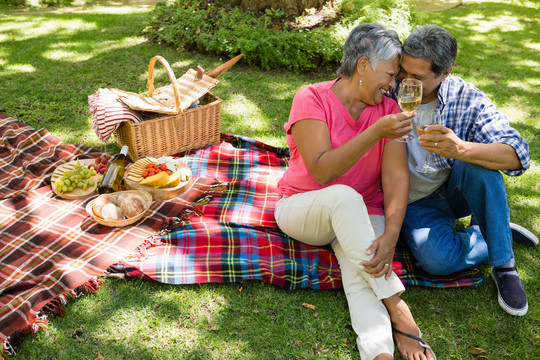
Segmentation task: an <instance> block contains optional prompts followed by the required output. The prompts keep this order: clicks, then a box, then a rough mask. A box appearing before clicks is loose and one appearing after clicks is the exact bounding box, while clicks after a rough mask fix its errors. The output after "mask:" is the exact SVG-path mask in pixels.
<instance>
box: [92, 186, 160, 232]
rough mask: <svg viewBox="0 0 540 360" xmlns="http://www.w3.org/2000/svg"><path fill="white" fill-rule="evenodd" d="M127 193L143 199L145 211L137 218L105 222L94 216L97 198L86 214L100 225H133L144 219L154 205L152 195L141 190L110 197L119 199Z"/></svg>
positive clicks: (114, 193)
mask: <svg viewBox="0 0 540 360" xmlns="http://www.w3.org/2000/svg"><path fill="white" fill-rule="evenodd" d="M126 193H134V194H137V195H140V196H141V197H142V198H143V203H144V210H143V212H142V213H140V214H139V215H137V216H134V217H131V218H129V219H125V220H105V219H103V218H101V217H99V216H97V215H96V214H94V210H93V208H92V207H93V205H94V201H96V199H97V198H98V197H97V196H96V198H95V199H93V200H91V201H90V202H89V203H88V204H86V213H87V214H88V216H90V217H91V218H92V219H94V220H96V221H97V222H98V223H100V224H101V225H105V226H110V227H124V226H128V225H131V224H133V223H134V222H136V221H137V220H139V219H140V218H142V217H143V216H144V215H145V214H146V212H147V211H148V208H150V205H152V195H150V194H149V193H148V192H146V191H140V190H126V191H117V192H113V193H110V195H112V196H115V197H118V196H120V194H126Z"/></svg>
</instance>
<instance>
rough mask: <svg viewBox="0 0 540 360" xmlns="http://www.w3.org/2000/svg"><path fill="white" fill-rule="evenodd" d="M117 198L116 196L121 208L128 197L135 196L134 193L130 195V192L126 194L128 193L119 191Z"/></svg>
mask: <svg viewBox="0 0 540 360" xmlns="http://www.w3.org/2000/svg"><path fill="white" fill-rule="evenodd" d="M116 194H117V196H116V204H117V205H118V206H120V204H122V201H123V200H124V199H125V198H126V197H129V196H133V194H132V193H129V192H126V191H119V192H117V193H116Z"/></svg>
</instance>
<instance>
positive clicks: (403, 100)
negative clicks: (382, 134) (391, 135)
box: [398, 78, 422, 142]
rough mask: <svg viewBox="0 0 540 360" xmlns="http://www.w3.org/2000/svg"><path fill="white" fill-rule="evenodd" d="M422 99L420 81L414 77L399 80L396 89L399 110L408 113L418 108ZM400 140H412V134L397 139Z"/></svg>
mask: <svg viewBox="0 0 540 360" xmlns="http://www.w3.org/2000/svg"><path fill="white" fill-rule="evenodd" d="M421 101H422V82H421V81H420V80H416V79H410V78H406V79H403V80H402V81H401V84H400V85H399V91H398V104H399V107H400V108H401V110H402V111H403V112H404V113H406V114H408V115H410V114H411V113H412V112H414V110H416V109H418V107H419V106H420V102H421ZM398 140H399V141H402V142H408V141H412V140H413V136H412V135H411V134H410V133H409V134H407V135H404V136H402V137H401V138H399V139H398Z"/></svg>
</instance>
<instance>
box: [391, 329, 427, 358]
mask: <svg viewBox="0 0 540 360" xmlns="http://www.w3.org/2000/svg"><path fill="white" fill-rule="evenodd" d="M392 330H393V331H395V332H397V333H398V334H401V335H403V336H406V337H408V338H411V339H414V340H416V341H418V343H419V344H420V346H421V347H423V348H424V355H426V356H427V349H429V350H431V353H432V354H433V356H434V357H435V360H437V356H436V355H435V352H433V349H432V348H431V346H429V345H428V344H426V342H425V341H424V340H423V339H422V332H421V331H420V329H418V336H414V335H411V334H407V333H404V332H403V331H399V330H398V329H394V328H392Z"/></svg>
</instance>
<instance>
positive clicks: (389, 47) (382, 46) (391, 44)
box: [337, 23, 401, 78]
mask: <svg viewBox="0 0 540 360" xmlns="http://www.w3.org/2000/svg"><path fill="white" fill-rule="evenodd" d="M362 56H365V57H367V58H368V60H369V62H370V63H371V66H375V65H376V64H377V63H379V62H381V61H386V60H391V59H393V58H395V57H396V56H401V41H400V40H399V37H398V34H397V33H396V32H395V31H394V30H387V29H386V28H385V27H384V26H382V25H381V24H377V23H366V24H360V25H358V26H356V27H355V28H354V29H353V30H352V31H351V33H350V34H349V37H348V38H347V40H346V41H345V45H344V46H343V58H342V59H341V66H340V68H339V69H338V71H337V73H338V75H341V76H344V77H347V78H349V77H351V76H353V74H354V72H355V70H356V64H357V63H358V60H359V59H360V58H361V57H362Z"/></svg>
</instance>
